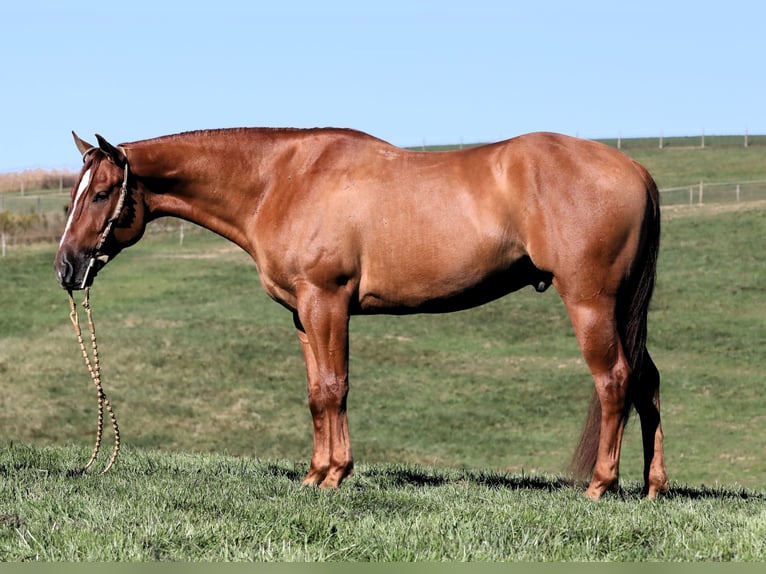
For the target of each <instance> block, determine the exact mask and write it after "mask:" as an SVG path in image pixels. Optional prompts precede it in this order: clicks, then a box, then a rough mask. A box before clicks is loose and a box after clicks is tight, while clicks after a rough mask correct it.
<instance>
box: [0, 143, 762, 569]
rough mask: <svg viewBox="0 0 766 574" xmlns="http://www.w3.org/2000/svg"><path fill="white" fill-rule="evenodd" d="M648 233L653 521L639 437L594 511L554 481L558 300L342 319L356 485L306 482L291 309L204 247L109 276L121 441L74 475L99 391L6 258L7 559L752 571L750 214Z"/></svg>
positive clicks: (63, 318) (756, 327)
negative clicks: (651, 562) (98, 472)
mask: <svg viewBox="0 0 766 574" xmlns="http://www.w3.org/2000/svg"><path fill="white" fill-rule="evenodd" d="M753 149H755V148H753ZM657 151H658V152H665V151H669V150H657ZM696 151H706V150H696ZM741 151H745V150H741ZM652 153H653V152H652ZM679 153H681V151H680V150H679ZM646 163H647V164H649V163H650V162H648V161H647V162H646ZM764 165H766V164H764ZM699 167H700V166H697V167H695V168H694V169H698V168H699ZM668 169H670V167H668ZM679 169H680V168H679ZM689 169H691V168H689ZM742 169H744V168H742ZM748 169H750V168H748ZM742 175H743V173H742V172H741V171H740V172H737V173H733V174H732V176H737V178H739V177H741V176H742ZM663 215H664V222H663V246H662V253H661V257H660V263H659V283H658V289H657V292H656V296H655V300H654V304H653V307H652V310H651V312H650V319H649V330H650V331H649V333H650V337H649V345H650V349H651V350H652V353H653V356H654V357H655V360H656V361H657V363H658V365H659V368H660V370H661V372H662V375H663V402H662V405H663V415H664V421H663V423H664V424H663V426H664V429H665V433H666V452H667V462H668V469H669V472H670V477H671V483H672V490H671V495H670V496H668V497H667V498H665V499H664V500H662V501H660V502H659V503H658V504H651V503H647V502H646V501H643V500H640V499H639V498H638V495H637V492H638V489H639V484H638V481H639V480H640V477H641V458H640V440H639V433H638V425H637V424H636V422H635V421H633V422H632V423H631V424H630V425H629V427H628V431H627V433H626V438H625V448H624V451H623V464H622V475H623V486H624V490H623V493H622V495H620V496H617V495H611V496H609V497H608V498H607V500H606V501H605V503H604V504H598V505H593V504H588V503H585V501H583V500H582V496H581V494H582V487H581V486H580V485H577V486H576V487H570V486H567V485H566V484H565V483H564V482H563V481H562V480H561V478H560V477H561V476H562V474H561V473H562V472H563V470H564V468H565V467H566V464H567V462H568V459H569V456H570V454H571V451H572V449H573V447H574V444H575V441H576V438H577V435H578V433H579V429H580V425H581V423H582V420H583V418H584V415H585V410H586V408H587V403H588V398H589V396H590V393H591V390H592V380H591V378H590V376H589V374H588V371H587V368H586V367H585V365H584V363H583V361H582V359H581V357H580V355H579V352H578V349H577V344H576V342H575V339H574V337H573V333H572V330H571V327H570V325H569V321H568V318H567V317H566V314H565V311H564V308H563V305H562V304H561V302H560V300H559V299H558V296H557V295H556V294H555V292H554V291H553V290H550V291H549V292H547V293H545V294H542V295H541V294H537V293H535V292H534V291H533V290H523V291H521V292H519V293H516V294H513V295H511V296H509V297H506V298H504V299H502V300H500V301H497V302H494V303H492V304H490V305H487V306H484V307H482V308H479V309H475V310H471V311H466V312H461V313H456V314H450V315H423V316H414V317H385V316H384V317H373V318H354V319H352V323H351V355H352V358H351V395H350V399H349V412H350V425H351V435H352V440H353V442H354V452H355V455H356V459H357V461H358V464H359V467H358V472H357V475H356V476H355V477H354V478H352V479H351V480H350V481H349V482H348V483H347V484H346V485H345V486H344V488H343V489H342V490H341V491H340V492H339V493H322V492H317V491H314V490H303V489H301V488H299V486H298V484H299V482H300V478H301V476H302V473H303V472H305V470H306V468H307V462H308V458H309V456H310V446H311V422H310V417H309V413H308V408H307V406H306V397H305V382H304V376H305V371H304V367H303V363H302V356H301V353H300V349H299V345H298V342H297V339H296V337H295V335H294V332H293V328H292V321H291V318H290V315H289V313H287V312H286V311H285V310H284V309H282V308H281V307H280V306H279V305H276V304H275V303H273V302H272V301H271V300H269V299H268V298H267V297H266V296H265V295H264V294H263V292H262V290H261V289H260V286H259V284H258V277H257V274H256V272H255V268H254V266H253V264H252V262H251V261H250V260H249V259H248V258H247V256H246V255H244V254H243V253H241V252H240V251H238V250H237V249H236V248H235V247H233V246H232V245H230V244H229V243H227V242H225V241H224V240H222V239H220V238H218V237H215V236H213V235H211V234H209V233H206V232H204V233H190V234H188V235H187V237H186V239H185V241H184V243H183V245H179V243H178V240H177V238H176V237H171V236H168V235H162V234H160V235H150V236H148V237H147V238H145V239H144V240H143V241H142V242H141V243H139V244H138V245H137V246H135V247H133V248H131V249H130V250H128V251H126V252H125V253H123V254H122V255H120V257H119V258H118V259H117V260H116V261H115V262H113V263H111V264H110V265H109V267H108V268H107V269H105V270H104V271H103V272H102V274H101V275H100V276H99V279H98V281H97V283H96V286H95V287H94V289H93V294H92V302H93V306H94V310H95V319H96V325H97V327H98V334H99V347H100V350H101V357H102V365H103V374H104V384H105V389H106V391H107V393H108V394H109V396H110V398H111V399H112V402H113V404H114V406H115V410H116V412H117V416H118V419H119V421H120V426H121V430H122V437H123V444H124V445H125V447H124V452H123V454H122V456H121V458H120V460H119V462H118V464H117V466H116V467H115V468H114V469H113V470H112V471H111V472H110V474H109V475H107V476H105V477H97V476H87V477H79V476H76V475H73V474H70V473H67V469H70V468H73V467H75V466H77V465H78V464H83V463H84V462H85V460H87V457H88V454H89V451H90V448H91V446H92V441H93V435H94V432H95V416H96V400H95V391H94V390H93V388H92V384H91V382H90V379H89V377H88V376H87V373H86V371H85V370H84V366H83V365H82V364H81V357H80V356H79V350H78V348H77V344H76V341H75V339H74V334H73V333H72V330H71V325H70V324H69V321H68V317H67V316H68V311H69V310H68V305H67V303H66V296H65V293H63V292H62V291H61V289H60V288H59V287H58V286H57V285H56V282H55V278H54V274H53V269H52V260H53V255H54V253H55V245H41V246H34V247H24V248H23V249H13V250H10V251H9V253H8V255H7V256H6V257H4V258H2V259H0V309H2V311H1V312H0V381H2V386H3V393H2V395H0V433H1V434H0V447H1V448H0V559H8V560H18V559H25V558H35V557H39V558H42V559H99V558H101V559H141V560H152V559H157V558H168V559H205V558H214V559H248V558H251V559H277V560H292V559H312V560H314V559H360V560H363V559H396V558H399V559H461V558H473V559H494V560H500V559H522V560H523V559H532V560H562V559H572V560H603V559H622V560H631V559H635V560H643V559H662V560H674V559H680V560H702V559H708V560H715V559H741V560H764V559H766V550H764V543H763V540H766V536H764V534H766V527H765V526H764V518H763V517H764V516H766V512H765V510H766V506H765V505H764V497H766V494H765V491H766V456H765V455H766V452H765V451H764V444H766V410H764V406H763V400H762V396H763V375H762V373H763V369H764V368H766V351H765V349H766V305H764V301H765V299H764V292H765V291H766V288H764V285H766V261H765V260H764V258H763V249H762V245H763V237H764V232H765V231H766V203H764V202H749V203H741V204H728V205H711V206H701V207H699V206H694V207H684V206H671V207H666V208H664V210H663ZM107 438H108V437H107ZM105 450H106V451H107V452H108V450H109V441H108V440H107V441H106V445H105ZM181 453H183V454H181ZM195 453H196V454H195ZM224 455H226V456H224ZM743 489H747V490H743ZM218 516H223V517H225V519H224V520H222V521H219V519H218V518H217V517H218ZM554 517H555V518H554ZM359 525H362V526H363V528H361V529H359V530H358V537H355V536H356V534H357V530H356V529H357V526H359Z"/></svg>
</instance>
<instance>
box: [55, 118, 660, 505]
mask: <svg viewBox="0 0 766 574" xmlns="http://www.w3.org/2000/svg"><path fill="white" fill-rule="evenodd" d="M72 135H73V136H74V139H75V144H76V145H77V148H78V150H79V151H80V153H81V154H82V158H83V166H82V170H81V171H80V173H79V176H78V177H77V180H76V182H75V185H74V186H73V187H72V192H71V195H72V198H71V204H70V208H69V212H68V213H69V215H68V220H67V222H66V227H65V229H64V232H63V234H62V236H61V242H60V244H59V247H58V252H57V254H56V258H55V263H54V266H55V271H56V274H57V277H58V281H59V283H60V285H61V286H62V287H64V288H66V289H69V290H77V289H84V288H86V287H89V286H90V285H91V284H92V283H93V281H94V279H95V277H96V274H97V273H98V272H99V271H100V269H102V268H103V266H104V265H106V264H107V262H109V261H111V260H112V259H113V258H114V257H115V256H116V255H117V254H118V253H119V252H120V251H121V250H123V249H125V248H127V247H129V246H131V245H133V244H135V243H136V242H137V241H139V239H140V238H141V237H142V235H143V233H144V230H145V229H146V225H147V223H148V222H150V221H152V220H154V219H156V218H158V217H162V216H174V217H178V218H181V219H183V220H187V221H190V222H193V223H195V224H198V225H200V226H202V227H205V228H207V229H209V230H211V231H213V232H215V233H217V234H219V235H221V236H223V237H225V238H227V239H229V240H230V241H232V242H233V243H235V244H236V245H238V246H239V247H240V248H242V249H243V250H244V251H245V252H247V253H248V254H249V255H250V256H251V257H252V259H253V260H254V262H255V265H256V268H257V272H258V275H259V279H260V282H261V285H262V287H263V289H264V290H265V291H266V293H267V294H268V295H269V296H270V297H271V298H272V299H274V300H275V301H276V302H278V303H280V304H281V305H282V306H284V307H285V308H286V309H287V310H289V311H290V312H291V313H292V318H293V323H294V326H295V329H296V332H297V336H298V339H299V341H300V345H301V348H302V350H303V355H304V359H305V365H306V376H307V392H308V406H309V410H310V412H311V417H312V422H313V451H312V456H311V463H310V467H309V470H308V473H307V474H306V476H305V479H304V480H303V484H305V485H318V486H320V487H326V488H338V487H339V486H340V485H341V483H342V482H343V481H344V479H346V478H347V477H349V476H351V475H352V473H353V468H354V458H353V454H352V448H351V441H350V437H349V427H348V417H347V397H348V392H349V379H348V363H349V348H348V338H349V321H350V317H351V316H355V315H362V314H379V313H386V314H411V313H444V312H451V311H457V310H462V309H469V308H472V307H475V306H478V305H481V304H484V303H487V302H489V301H492V300H495V299H497V298H499V297H502V296H504V295H506V294H509V293H511V292H514V291H516V290H518V289H521V288H523V287H526V286H532V287H533V288H535V289H537V290H538V291H544V290H545V289H547V288H548V287H549V286H550V285H553V286H554V287H555V290H556V291H557V292H558V294H559V296H560V297H561V299H562V300H563V302H564V305H565V307H566V309H567V312H568V314H569V317H570V319H571V322H572V326H573V328H574V333H575V335H576V339H577V342H578V344H579V348H580V351H581V353H582V356H583V358H584V359H585V361H586V363H587V366H588V368H589V370H590V372H591V374H592V377H593V381H594V387H595V388H594V391H593V395H592V399H591V403H590V408H589V411H588V415H587V417H586V422H585V424H584V426H583V430H582V436H581V439H580V442H579V444H578V445H577V446H576V449H575V454H574V455H573V459H572V466H571V469H572V472H573V473H574V474H575V475H576V476H577V477H578V478H580V479H585V480H587V479H588V478H590V481H589V484H588V486H587V489H586V490H585V495H586V496H587V497H589V498H591V499H599V498H600V497H601V496H602V495H603V494H604V493H605V492H607V491H609V490H614V489H616V488H618V481H619V459H620V446H621V441H622V435H623V429H624V427H625V423H626V421H627V418H628V415H629V414H630V412H631V411H632V409H633V407H635V410H636V411H637V413H638V415H639V417H640V422H641V435H642V444H643V455H644V471H643V479H644V486H643V493H644V494H645V495H646V496H647V497H649V498H654V497H656V496H657V495H658V494H659V493H662V492H665V491H667V489H668V475H667V471H666V468H665V461H664V456H663V447H662V442H663V433H662V425H661V420H660V396H659V388H660V374H659V371H658V369H657V367H656V365H655V363H654V361H653V360H652V358H651V357H650V355H649V352H648V350H647V347H646V340H647V314H648V308H649V301H650V299H651V296H652V292H653V289H654V284H655V277H656V267H657V256H658V252H659V243H660V208H659V193H658V190H657V186H656V184H655V182H654V180H653V179H652V177H651V175H650V174H649V172H648V171H647V170H646V169H645V168H644V167H643V166H642V165H641V164H639V163H638V162H636V161H634V160H632V159H630V158H629V157H627V156H626V155H624V154H623V153H622V152H619V151H617V150H615V149H613V148H610V147H608V146H606V145H604V144H601V143H598V142H594V141H589V140H584V139H579V138H573V137H570V136H565V135H562V134H554V133H543V132H539V133H531V134H526V135H521V136H518V137H514V138H511V139H508V140H505V141H502V142H497V143H490V144H484V145H481V146H474V147H467V148H463V149H460V150H453V151H444V152H426V151H414V150H407V149H403V148H399V147H396V146H394V145H392V144H389V143H387V142H385V141H383V140H381V139H378V138H375V137H373V136H371V135H368V134H365V133H363V132H359V131H354V130H349V129H337V128H315V129H292V128H284V129H282V128H231V129H222V130H203V131H193V132H186V133H181V134H175V135H168V136H162V137H158V138H153V139H147V140H141V141H135V142H131V143H123V144H120V145H113V144H111V143H109V142H108V141H106V140H105V139H104V138H103V137H102V136H100V135H96V138H97V140H98V144H97V145H91V144H89V143H87V142H85V141H84V140H82V139H80V138H79V136H77V134H75V133H74V132H72Z"/></svg>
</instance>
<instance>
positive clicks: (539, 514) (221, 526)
mask: <svg viewBox="0 0 766 574" xmlns="http://www.w3.org/2000/svg"><path fill="white" fill-rule="evenodd" d="M86 455H87V451H86V449H76V448H71V447H70V448H62V447H58V448H51V447H48V448H34V449H33V448H30V447H25V446H18V445H11V446H7V447H6V448H4V449H3V450H2V451H0V474H2V479H3V482H2V485H3V486H2V489H1V490H0V508H2V511H1V512H0V560H4V561H17V560H43V561H61V560H66V561H80V560H87V561H154V560H177V561H200V560H201V561H210V560H213V561H220V560H229V561H242V560H256V561H319V560H323V561H340V560H345V561H426V560H428V561H443V560H453V561H463V560H476V561H508V560H519V561H527V560H531V561H616V560H620V561H658V560H662V561H677V560H689V561H703V560H704V561H722V560H726V561H734V560H736V561H763V560H765V559H766V542H765V541H766V496H765V495H764V494H763V493H759V492H753V491H748V490H744V489H723V488H702V487H694V488H689V487H674V488H673V489H672V490H671V492H670V493H669V495H668V496H665V497H663V498H662V499H660V500H658V501H654V502H652V501H647V500H645V499H643V498H641V496H640V494H639V487H638V485H635V484H629V485H627V486H626V488H624V489H623V490H622V491H621V492H620V493H617V494H609V495H607V496H606V497H605V498H604V499H603V500H602V501H601V502H599V503H597V504H596V503H592V502H590V501H588V500H587V499H585V498H584V497H583V496H582V491H581V489H580V488H579V487H572V486H569V485H567V484H566V483H564V482H562V481H560V480H557V479H554V478H546V477H532V476H529V475H521V474H508V473H493V472H487V471H465V470H447V469H435V468H430V467H426V466H422V465H404V464H385V465H367V464H363V465H360V467H359V468H358V469H357V473H356V476H355V477H354V478H353V480H351V481H350V482H348V483H347V484H346V486H344V488H342V489H341V490H339V491H322V490H319V489H315V488H302V487H300V486H299V479H300V477H301V475H302V473H303V472H304V471H305V466H304V465H303V464H295V463H292V462H285V461H260V460H253V459H245V458H238V457H231V456H223V455H196V456H192V455H189V454H162V455H161V454H156V453H151V452H149V451H146V450H136V449H127V451H126V453H125V457H124V459H123V460H122V461H121V463H120V467H119V470H117V469H115V471H112V472H110V473H109V474H107V475H104V476H97V475H85V476H82V475H79V474H77V473H74V472H68V470H67V469H70V468H75V467H77V465H78V464H82V461H83V459H84V458H85V457H86Z"/></svg>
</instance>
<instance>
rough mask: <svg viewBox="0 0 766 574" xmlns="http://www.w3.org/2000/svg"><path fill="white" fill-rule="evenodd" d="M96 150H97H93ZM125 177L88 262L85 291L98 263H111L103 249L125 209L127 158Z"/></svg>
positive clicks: (86, 153)
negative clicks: (112, 209)
mask: <svg viewBox="0 0 766 574" xmlns="http://www.w3.org/2000/svg"><path fill="white" fill-rule="evenodd" d="M93 149H96V148H93ZM93 149H90V150H88V151H87V152H85V155H83V161H85V158H86V157H87V156H88V154H89V153H90V152H91V151H93ZM124 169H125V175H124V177H123V179H122V187H121V188H120V198H119V199H118V200H117V205H116V206H115V208H114V212H112V216H111V217H110V218H109V219H108V220H107V222H106V227H105V228H104V231H102V232H101V236H100V237H99V238H98V242H97V243H96V247H95V249H94V250H93V257H91V258H90V261H88V267H87V268H86V269H85V275H84V276H83V278H82V285H80V287H81V288H82V289H84V288H85V287H86V285H87V283H88V279H89V278H90V274H91V271H92V270H93V266H94V265H95V264H96V261H102V262H103V263H104V265H106V263H107V262H108V261H109V256H108V255H106V254H105V253H101V248H102V247H103V246H104V243H106V239H107V237H109V234H110V233H111V232H112V227H114V224H115V222H116V221H117V220H118V219H120V215H122V209H123V207H125V199H126V198H127V196H128V160H127V157H126V158H125V168H124Z"/></svg>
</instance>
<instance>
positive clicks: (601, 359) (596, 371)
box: [562, 294, 630, 499]
mask: <svg viewBox="0 0 766 574" xmlns="http://www.w3.org/2000/svg"><path fill="white" fill-rule="evenodd" d="M562 298H563V299H564V303H565V305H566V307H567V310H568V311H569V316H570V318H571V320H572V325H573V327H574V331H575V335H576V337H577V341H578V343H579V345H580V350H581V351H582V354H583V357H584V358H585V361H586V362H587V364H588V368H589V369H590V371H591V374H592V375H593V381H594V383H595V386H596V393H597V394H598V399H599V402H600V405H601V419H600V429H599V435H598V447H597V454H596V461H595V465H594V467H593V477H592V479H591V483H590V486H589V487H588V490H587V491H586V493H585V494H586V495H587V496H588V497H589V498H592V499H598V498H600V497H601V495H602V494H603V493H604V492H606V491H607V490H609V489H611V488H614V487H616V486H617V482H618V478H619V463H620V446H621V443H622V433H623V429H624V428H625V420H626V412H627V410H626V406H627V404H628V403H627V397H628V382H629V376H630V368H629V366H628V362H627V360H626V358H625V354H624V352H623V350H622V344H621V343H620V337H619V334H618V332H617V326H616V321H615V316H614V309H615V299H614V298H613V297H610V296H606V295H603V294H602V295H596V296H595V297H591V298H587V299H573V298H571V297H567V296H565V295H562ZM594 439H595V437H594Z"/></svg>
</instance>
